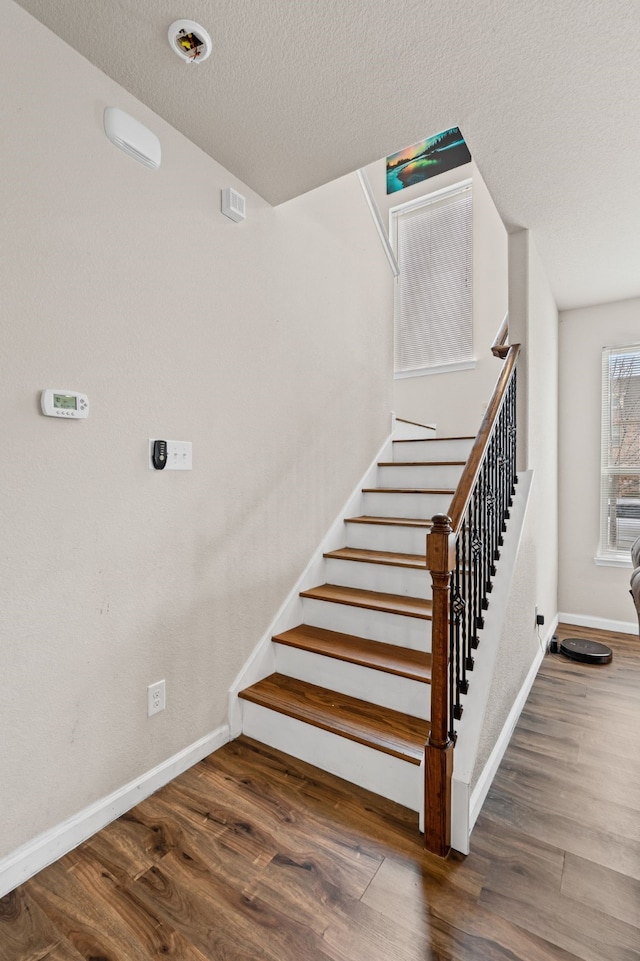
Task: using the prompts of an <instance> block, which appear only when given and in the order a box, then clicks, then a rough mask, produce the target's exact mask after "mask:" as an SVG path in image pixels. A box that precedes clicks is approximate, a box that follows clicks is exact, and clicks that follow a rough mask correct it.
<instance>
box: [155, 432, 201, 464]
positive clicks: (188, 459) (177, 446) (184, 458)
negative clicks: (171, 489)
mask: <svg viewBox="0 0 640 961" xmlns="http://www.w3.org/2000/svg"><path fill="white" fill-rule="evenodd" d="M154 440H156V438H153V439H149V467H150V469H151V470H153V469H154V467H153V464H152V462H151V452H152V450H153V442H154ZM192 446H193V445H192V443H191V441H190V440H168V441H167V466H166V467H165V470H192V469H193V457H192Z"/></svg>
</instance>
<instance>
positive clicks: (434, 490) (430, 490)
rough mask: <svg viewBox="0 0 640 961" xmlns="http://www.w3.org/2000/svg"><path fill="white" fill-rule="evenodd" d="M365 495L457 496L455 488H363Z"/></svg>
mask: <svg viewBox="0 0 640 961" xmlns="http://www.w3.org/2000/svg"><path fill="white" fill-rule="evenodd" d="M362 493H363V494H455V488H453V487H446V488H444V487H363V488H362Z"/></svg>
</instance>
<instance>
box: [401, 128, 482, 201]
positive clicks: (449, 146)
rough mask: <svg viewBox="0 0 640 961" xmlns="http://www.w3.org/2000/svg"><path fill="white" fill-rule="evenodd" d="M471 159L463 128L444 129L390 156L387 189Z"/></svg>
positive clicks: (403, 185)
mask: <svg viewBox="0 0 640 961" xmlns="http://www.w3.org/2000/svg"><path fill="white" fill-rule="evenodd" d="M470 160H471V154H470V153H469V148H468V147H467V145H466V143H465V140H464V137H463V136H462V134H461V133H460V128H459V127H452V128H451V129H450V130H443V131H442V132H441V133H437V134H436V135H435V136H434V137H428V138H427V139H426V140H421V141H420V143H416V144H414V145H413V146H412V147H407V148H406V149H405V150H400V151H398V153H394V154H392V155H391V156H390V157H387V193H388V194H393V193H395V192H396V190H403V189H404V188H405V187H413V185H414V184H417V183H420V181H421V180H427V178H428V177H435V176H436V175H437V174H441V173H444V172H445V171H446V170H453V168H454V167H460V166H461V165H462V164H467V163H469V161H470Z"/></svg>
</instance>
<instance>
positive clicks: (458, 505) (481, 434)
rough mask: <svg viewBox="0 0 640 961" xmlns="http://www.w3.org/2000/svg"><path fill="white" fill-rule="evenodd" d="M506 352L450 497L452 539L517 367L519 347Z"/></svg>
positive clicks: (512, 345)
mask: <svg viewBox="0 0 640 961" xmlns="http://www.w3.org/2000/svg"><path fill="white" fill-rule="evenodd" d="M506 351H507V352H506V354H505V362H504V364H503V365H502V370H501V371H500V376H499V377H498V381H497V383H496V386H495V388H494V391H493V394H492V396H491V400H490V401H489V405H488V407H487V409H486V411H485V415H484V417H483V418H482V423H481V424H480V429H479V431H478V433H477V436H476V439H475V441H474V444H473V447H472V448H471V453H470V454H469V457H468V459H467V463H466V464H465V467H464V470H463V472H462V476H461V478H460V480H459V482H458V486H457V488H456V492H455V494H454V495H453V500H452V501H451V504H450V506H449V516H450V520H451V529H452V531H453V533H454V535H455V536H457V535H458V533H459V531H460V525H461V524H462V519H463V517H464V515H465V511H466V509H467V506H468V504H469V498H470V497H471V492H472V491H473V488H474V486H475V483H476V480H477V479H478V474H479V473H480V468H481V467H482V461H483V459H484V455H485V451H486V449H487V446H488V444H489V441H490V440H491V435H492V434H493V430H494V427H495V424H496V421H497V419H498V414H499V413H500V410H501V408H502V405H503V403H504V398H505V396H506V393H507V387H508V386H509V381H510V380H511V374H512V372H513V368H514V367H515V366H516V361H517V360H518V354H519V353H520V344H511V345H510V346H509V347H507V348H506ZM496 356H498V355H496ZM452 570H453V568H452Z"/></svg>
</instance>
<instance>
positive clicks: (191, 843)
mask: <svg viewBox="0 0 640 961" xmlns="http://www.w3.org/2000/svg"><path fill="white" fill-rule="evenodd" d="M558 633H559V635H560V636H561V637H565V636H566V637H573V636H583V637H592V638H596V637H597V638H600V639H603V635H602V634H601V633H598V634H596V633H595V632H593V631H589V630H584V629H581V628H576V627H565V628H561V629H560V630H559V631H558ZM605 640H606V643H609V644H610V645H611V646H612V647H613V650H614V659H613V662H612V663H611V664H610V665H604V666H598V667H592V666H588V665H581V664H578V663H576V662H571V661H568V660H566V659H565V658H563V657H561V656H553V655H550V656H547V657H546V658H545V660H544V662H543V665H542V668H541V670H540V673H539V675H538V677H537V679H536V681H535V684H534V687H533V689H532V692H531V695H530V697H529V699H528V702H527V704H526V707H525V710H524V711H523V713H522V715H521V718H520V721H519V723H518V726H517V729H516V731H515V733H514V737H513V739H512V742H511V744H510V746H509V748H508V750H507V753H506V754H505V757H504V759H503V763H502V765H501V766H500V770H499V771H498V774H497V776H496V779H495V781H494V784H493V786H492V788H491V790H490V792H489V795H488V797H487V800H486V802H485V805H484V808H483V811H482V814H481V816H480V818H479V820H478V823H477V826H476V829H475V831H474V833H473V836H472V847H471V854H470V855H469V856H468V857H466V858H465V857H462V856H461V855H455V854H454V855H452V857H451V858H450V859H449V860H448V861H446V862H442V861H439V860H438V859H436V858H434V857H432V856H430V855H428V854H426V853H424V852H423V850H422V849H421V845H420V840H419V836H418V834H417V823H416V818H415V815H413V814H412V813H411V812H408V811H407V810H406V809H404V808H401V807H400V806H398V805H395V804H393V803H390V802H387V801H382V800H380V799H379V798H377V797H375V796H373V795H371V794H368V793H367V792H366V791H363V790H361V789H359V788H354V787H352V786H351V785H348V784H346V783H345V782H344V781H340V780H339V779H337V778H333V777H331V776H329V775H325V774H323V773H322V772H319V771H318V770H316V769H315V768H312V767H310V766H309V765H307V764H304V763H302V762H298V761H295V760H292V759H291V758H287V757H285V756H284V755H281V754H279V753H278V752H276V751H272V750H270V749H263V748H261V747H260V746H259V745H257V744H256V743H255V742H251V741H249V740H246V739H242V738H241V739H239V740H238V741H235V742H233V743H231V744H229V745H227V746H226V747H224V748H223V749H222V750H220V751H218V752H216V753H215V754H213V755H212V756H211V757H209V758H207V759H206V760H205V761H203V762H202V763H200V764H198V765H196V766H195V767H194V768H192V769H191V770H190V771H187V772H186V773H185V774H183V775H182V776H181V777H179V778H177V779H176V780H175V781H174V782H173V783H172V784H169V785H168V786H167V787H165V788H163V789H162V790H160V791H158V792H157V793H156V794H155V795H153V797H151V798H149V799H147V800H146V801H144V802H142V803H141V804H140V805H138V807H136V808H134V809H133V810H132V811H131V812H129V814H128V815H126V816H124V817H122V818H120V819H119V820H118V821H116V822H114V823H113V824H111V825H110V826H109V827H107V828H106V829H105V830H103V831H101V832H100V833H99V834H97V835H96V836H94V837H93V838H92V839H90V840H89V841H87V842H86V843H84V844H82V845H81V846H80V847H79V848H78V849H76V850H75V851H73V852H71V853H70V854H68V855H66V856H65V857H64V858H62V859H61V860H60V861H58V862H57V863H56V864H53V865H52V866H51V867H49V868H47V869H46V870H44V871H42V872H41V873H40V874H39V875H38V876H37V877H35V878H33V879H31V880H30V881H28V882H27V883H26V884H24V885H22V886H21V887H20V888H18V889H17V890H16V891H14V892H12V893H11V894H9V895H7V896H6V897H5V898H3V899H0V961H45V959H46V961H79V959H85V961H134V959H135V961H148V959H152V958H161V957H163V958H176V959H178V961H205V959H206V961H213V959H220V961H329V959H331V961H575V959H583V961H631V959H640V752H639V751H638V734H639V732H640V642H639V640H638V638H637V637H632V636H630V635H622V634H610V635H607V636H606V639H605Z"/></svg>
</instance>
